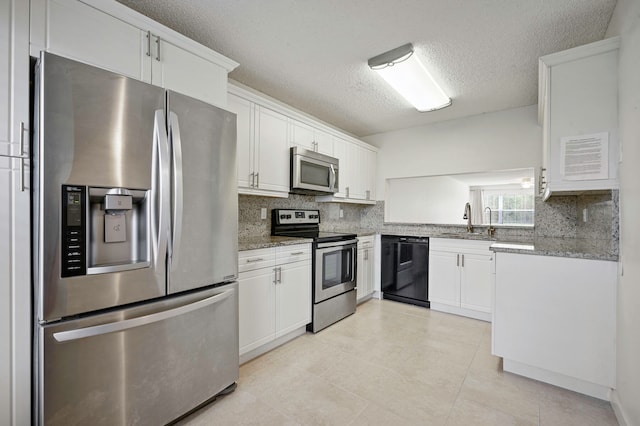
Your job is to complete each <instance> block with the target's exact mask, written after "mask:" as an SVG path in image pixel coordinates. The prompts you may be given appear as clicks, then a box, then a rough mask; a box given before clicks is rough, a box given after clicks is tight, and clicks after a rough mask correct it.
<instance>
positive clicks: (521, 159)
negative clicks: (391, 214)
mask: <svg viewBox="0 0 640 426" xmlns="http://www.w3.org/2000/svg"><path fill="white" fill-rule="evenodd" d="M454 103H455V100H454ZM416 114H418V113H416ZM423 114H428V113H423ZM537 114H538V110H537V105H532V106H528V107H522V108H514V109H510V110H505V111H499V112H493V113H488V114H480V115H475V116H472V117H466V118H461V119H457V120H450V121H445V122H441V123H435V124H430V125H426V126H420V127H413V128H409V129H403V130H397V131H393V132H387V133H379V134H376V135H371V136H367V137H366V138H363V140H364V141H366V142H368V143H371V144H372V145H375V146H377V147H379V148H380V151H379V152H378V172H377V178H378V181H377V188H381V189H382V188H385V180H386V179H388V178H398V177H413V176H427V175H443V174H452V173H464V172H480V171H486V170H502V169H513V168H520V167H536V168H537V167H539V166H540V165H541V164H542V127H541V126H539V125H538V117H537ZM377 198H378V199H379V200H383V199H384V198H385V192H384V191H382V190H380V191H378V194H377Z"/></svg>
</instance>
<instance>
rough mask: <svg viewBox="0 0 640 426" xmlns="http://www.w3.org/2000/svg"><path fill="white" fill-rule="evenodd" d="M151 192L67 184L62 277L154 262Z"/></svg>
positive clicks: (63, 223) (63, 199) (143, 266)
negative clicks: (152, 255) (151, 239)
mask: <svg viewBox="0 0 640 426" xmlns="http://www.w3.org/2000/svg"><path fill="white" fill-rule="evenodd" d="M149 192H150V191H145V190H135V189H126V188H98V187H85V186H75V185H63V186H62V234H61V237H62V256H61V262H62V268H61V276H62V277H72V276H78V275H91V274H102V273H109V272H117V271H126V270H131V269H139V268H145V267H148V266H149V265H150V252H151V241H150V237H151V228H150V211H149V210H150V200H149V198H150V197H149Z"/></svg>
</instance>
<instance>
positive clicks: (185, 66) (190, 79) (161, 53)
mask: <svg viewBox="0 0 640 426" xmlns="http://www.w3.org/2000/svg"><path fill="white" fill-rule="evenodd" d="M152 39H155V47H156V48H155V53H154V56H153V58H152V60H151V64H152V65H151V82H152V83H153V84H155V85H156V86H160V87H165V88H168V89H171V90H175V91H176V92H180V93H183V94H185V95H187V96H191V97H193V98H196V99H200V100H201V101H204V102H207V103H210V104H212V105H216V106H218V107H221V108H226V106H227V104H226V99H227V84H226V82H227V70H226V69H225V68H224V67H221V66H220V65H218V64H216V63H214V62H211V61H210V60H207V59H205V58H203V57H201V56H198V55H196V54H193V53H191V52H188V51H186V50H184V49H183V48H181V47H179V46H176V45H175V44H173V43H171V42H170V41H168V40H166V39H163V38H161V37H160V36H152ZM152 45H153V43H152Z"/></svg>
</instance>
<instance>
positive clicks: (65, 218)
mask: <svg viewBox="0 0 640 426" xmlns="http://www.w3.org/2000/svg"><path fill="white" fill-rule="evenodd" d="M86 217H87V188H86V187H84V186H74V185H62V218H61V219H62V220H61V222H62V223H61V225H62V227H61V231H62V232H61V233H60V238H61V242H62V244H61V249H62V250H61V253H60V256H61V259H60V276H61V277H63V278H65V277H74V276H77V275H85V274H86V273H87V260H86V259H87V256H86V247H87V244H86V230H87V227H86Z"/></svg>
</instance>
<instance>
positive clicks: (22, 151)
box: [20, 121, 27, 192]
mask: <svg viewBox="0 0 640 426" xmlns="http://www.w3.org/2000/svg"><path fill="white" fill-rule="evenodd" d="M25 130H26V129H25V127H24V121H21V122H20V192H24V191H25V186H24V160H26V159H27V156H26V155H25V154H24V131H25Z"/></svg>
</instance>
